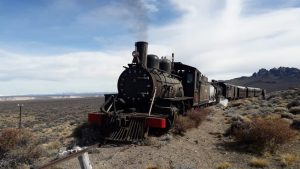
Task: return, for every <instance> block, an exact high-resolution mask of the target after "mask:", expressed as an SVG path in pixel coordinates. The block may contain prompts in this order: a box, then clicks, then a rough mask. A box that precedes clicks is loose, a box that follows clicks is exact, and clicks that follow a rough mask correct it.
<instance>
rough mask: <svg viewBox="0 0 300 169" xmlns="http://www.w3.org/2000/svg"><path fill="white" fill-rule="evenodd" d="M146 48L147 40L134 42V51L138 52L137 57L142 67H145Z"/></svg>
mask: <svg viewBox="0 0 300 169" xmlns="http://www.w3.org/2000/svg"><path fill="white" fill-rule="evenodd" d="M147 50H148V43H147V42H142V41H140V42H135V51H137V52H138V54H139V55H138V57H139V60H140V63H139V64H141V65H142V66H143V67H144V68H147Z"/></svg>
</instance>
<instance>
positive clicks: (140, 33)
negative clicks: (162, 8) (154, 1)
mask: <svg viewBox="0 0 300 169" xmlns="http://www.w3.org/2000/svg"><path fill="white" fill-rule="evenodd" d="M121 2H122V5H123V7H124V8H126V9H127V10H128V11H129V12H130V14H131V15H130V17H131V18H130V19H129V20H128V21H129V22H131V23H129V25H131V26H130V30H131V31H133V33H134V34H135V35H136V39H137V40H139V41H147V40H148V27H149V22H150V19H149V13H150V12H151V9H152V10H153V6H151V4H149V0H148V1H146V0H121Z"/></svg>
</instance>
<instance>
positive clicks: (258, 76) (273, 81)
mask: <svg viewBox="0 0 300 169" xmlns="http://www.w3.org/2000/svg"><path fill="white" fill-rule="evenodd" d="M227 82H228V83H231V84H235V85H241V86H251V87H259V88H264V89H267V91H269V92H270V91H278V90H285V89H288V88H294V87H300V70H299V69H297V68H289V67H279V68H273V69H270V70H266V69H260V70H259V71H258V72H255V73H253V75H252V76H250V77H246V76H243V77H239V78H235V79H231V80H228V81H227Z"/></svg>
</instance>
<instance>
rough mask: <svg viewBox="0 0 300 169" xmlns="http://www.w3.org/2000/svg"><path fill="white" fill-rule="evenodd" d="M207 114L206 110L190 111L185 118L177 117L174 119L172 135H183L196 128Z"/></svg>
mask: <svg viewBox="0 0 300 169" xmlns="http://www.w3.org/2000/svg"><path fill="white" fill-rule="evenodd" d="M208 114H209V110H208V109H202V110H201V109H192V110H190V111H188V112H187V114H186V116H182V115H179V116H178V117H177V118H176V119H175V124H174V129H173V131H174V133H175V134H179V135H183V133H184V132H186V130H188V129H191V128H196V127H198V126H199V125H200V124H201V122H202V121H203V120H205V119H206V116H207V115H208Z"/></svg>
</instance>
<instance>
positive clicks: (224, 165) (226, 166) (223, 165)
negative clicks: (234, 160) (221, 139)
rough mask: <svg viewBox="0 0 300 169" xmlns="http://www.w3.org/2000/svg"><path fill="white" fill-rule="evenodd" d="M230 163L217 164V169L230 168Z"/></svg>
mask: <svg viewBox="0 0 300 169" xmlns="http://www.w3.org/2000/svg"><path fill="white" fill-rule="evenodd" d="M231 166H232V165H231V164H230V163H229V162H223V163H221V164H219V165H218V166H217V169H227V168H230V167H231Z"/></svg>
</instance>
